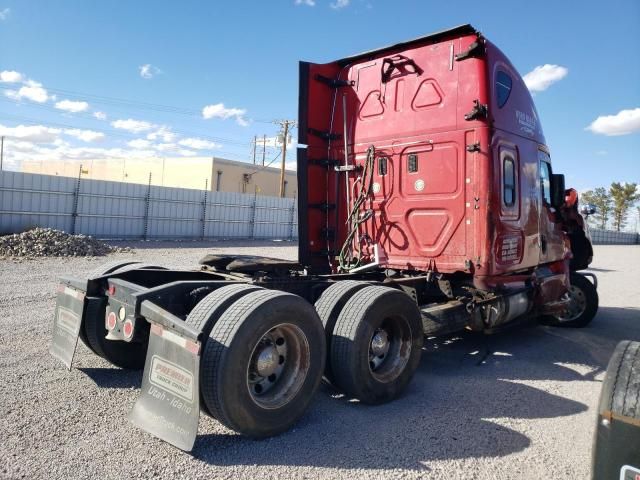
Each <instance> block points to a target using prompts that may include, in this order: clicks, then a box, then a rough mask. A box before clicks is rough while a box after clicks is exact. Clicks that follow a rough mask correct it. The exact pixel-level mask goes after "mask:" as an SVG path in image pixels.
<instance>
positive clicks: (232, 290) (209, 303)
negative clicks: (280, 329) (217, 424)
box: [185, 284, 264, 417]
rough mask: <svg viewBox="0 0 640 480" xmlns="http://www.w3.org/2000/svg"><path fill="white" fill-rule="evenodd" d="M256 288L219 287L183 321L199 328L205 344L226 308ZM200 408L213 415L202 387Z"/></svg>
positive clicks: (250, 286) (256, 287) (242, 285)
mask: <svg viewBox="0 0 640 480" xmlns="http://www.w3.org/2000/svg"><path fill="white" fill-rule="evenodd" d="M256 290H264V289H263V288H261V287H258V286H255V285H246V284H232V285H225V286H224V287H220V288H218V289H217V290H214V291H213V292H211V293H210V294H208V295H207V296H206V297H204V298H203V299H202V300H201V301H200V302H198V304H197V305H196V306H195V308H194V309H193V310H191V313H189V315H188V316H187V319H186V320H185V323H186V324H188V325H192V326H193V327H194V328H196V329H198V330H201V331H202V333H203V335H202V338H204V339H205V344H206V339H208V337H209V334H210V333H211V330H212V329H213V326H214V325H215V324H216V322H217V321H218V319H219V318H220V316H221V315H222V314H223V313H224V312H225V311H226V310H227V308H229V307H230V306H231V305H232V304H233V303H235V302H236V300H238V299H239V298H241V297H243V296H244V295H246V294H248V293H251V292H255V291H256ZM203 371H204V369H200V385H202V383H203V382H202V372H203ZM200 409H201V410H202V411H203V412H205V413H206V414H207V415H209V416H211V417H213V415H212V414H211V412H210V411H209V409H208V408H207V404H206V402H205V401H204V399H203V397H202V389H200Z"/></svg>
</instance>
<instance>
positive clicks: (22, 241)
mask: <svg viewBox="0 0 640 480" xmlns="http://www.w3.org/2000/svg"><path fill="white" fill-rule="evenodd" d="M128 251H130V249H129V248H128V247H125V248H122V247H114V246H111V245H107V244H106V243H102V242H100V241H99V240H96V239H95V238H93V237H90V236H87V235H70V234H68V233H65V232H61V231H60V230H54V229H52V228H34V229H32V230H28V231H26V232H23V233H16V234H13V235H5V236H1V237H0V256H6V257H98V256H102V255H107V254H108V253H114V252H128Z"/></svg>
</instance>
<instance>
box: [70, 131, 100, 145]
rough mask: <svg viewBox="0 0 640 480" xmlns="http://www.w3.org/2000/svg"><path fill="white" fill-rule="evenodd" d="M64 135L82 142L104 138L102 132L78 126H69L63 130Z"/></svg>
mask: <svg viewBox="0 0 640 480" xmlns="http://www.w3.org/2000/svg"><path fill="white" fill-rule="evenodd" d="M64 133H65V134H66V135H70V136H72V137H75V138H77V139H78V140H82V141H83V142H87V143H88V142H96V141H98V140H104V133H102V132H95V131H93V130H81V129H79V128H69V129H67V130H65V131H64Z"/></svg>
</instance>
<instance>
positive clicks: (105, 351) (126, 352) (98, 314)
mask: <svg viewBox="0 0 640 480" xmlns="http://www.w3.org/2000/svg"><path fill="white" fill-rule="evenodd" d="M140 268H148V269H155V270H163V269H164V267H159V266H157V265H151V264H148V263H140V262H131V261H128V262H121V263H119V264H118V263H117V262H113V263H108V264H106V265H103V267H102V270H100V269H98V270H95V271H94V272H93V273H92V274H91V277H90V278H95V277H101V276H103V275H108V274H114V275H115V274H117V273H123V272H127V271H130V270H136V269H140ZM86 308H87V310H86V312H85V318H84V325H83V326H82V328H81V329H80V331H81V332H83V334H84V335H82V334H81V335H80V338H81V339H82V341H83V342H85V344H86V345H87V346H88V347H89V348H90V349H91V350H93V352H94V353H95V354H96V355H98V356H100V357H102V358H104V359H105V360H107V361H109V362H110V363H111V364H113V365H115V366H116V367H120V368H125V369H129V370H141V369H142V368H144V362H145V357H146V355H147V342H146V341H145V342H142V343H139V342H131V343H128V342H122V341H117V340H107V338H106V336H107V329H106V327H105V318H104V317H105V309H106V302H105V301H104V300H102V299H97V298H95V299H88V300H87V307H86ZM85 340H86V341H85Z"/></svg>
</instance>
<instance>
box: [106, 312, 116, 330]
mask: <svg viewBox="0 0 640 480" xmlns="http://www.w3.org/2000/svg"><path fill="white" fill-rule="evenodd" d="M116 321H117V318H116V313H115V312H109V315H107V321H106V326H107V330H113V329H114V328H116Z"/></svg>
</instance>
